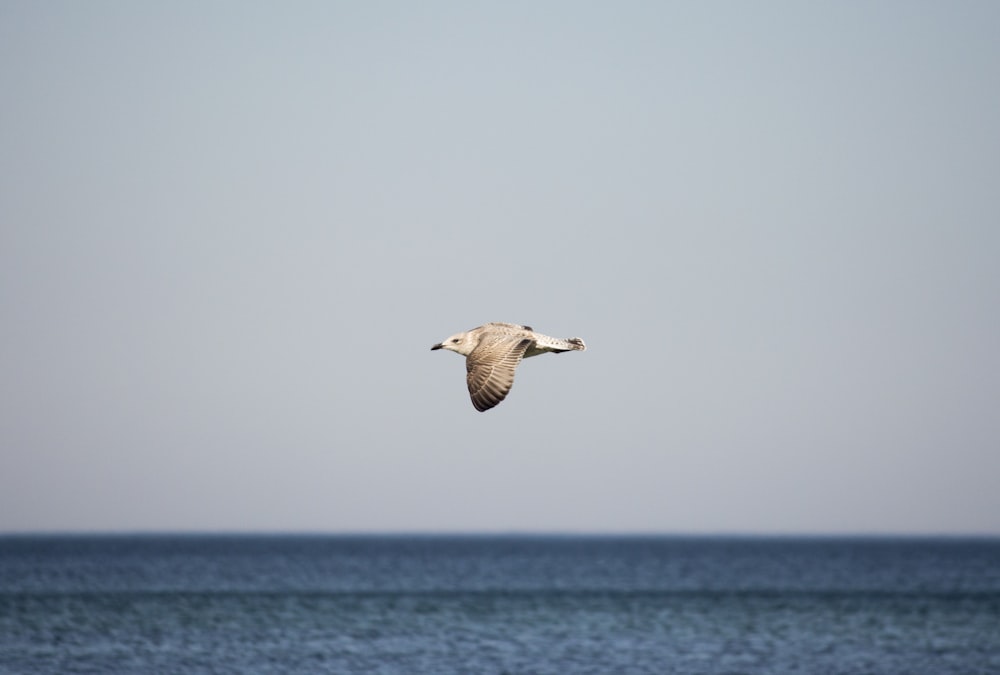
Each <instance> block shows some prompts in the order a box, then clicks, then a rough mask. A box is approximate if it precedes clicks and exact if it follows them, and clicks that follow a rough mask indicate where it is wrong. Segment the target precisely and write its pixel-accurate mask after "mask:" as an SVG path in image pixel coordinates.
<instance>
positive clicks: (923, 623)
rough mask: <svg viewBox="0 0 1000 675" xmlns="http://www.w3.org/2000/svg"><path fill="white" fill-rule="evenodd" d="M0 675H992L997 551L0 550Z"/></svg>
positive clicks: (134, 542) (921, 543)
mask: <svg viewBox="0 0 1000 675" xmlns="http://www.w3.org/2000/svg"><path fill="white" fill-rule="evenodd" d="M0 672H10V673H35V672H51V673H84V672H92V673H145V672H189V673H200V672H204V673H209V672H211V673H227V672H233V673H288V672H305V673H353V672H359V673H418V672H425V673H473V672H475V673H760V672H767V673H865V672H868V673H927V674H931V673H933V674H939V673H984V674H985V673H998V672H1000V541H998V540H935V539H922V540H906V539H886V540H876V539H708V538H705V539H699V538H693V539H680V538H653V537H649V538H641V537H637V538H602V537H579V538H576V537H551V538H547V537H207V536H199V537H180V536H177V537H159V536H157V537H6V538H2V537H0Z"/></svg>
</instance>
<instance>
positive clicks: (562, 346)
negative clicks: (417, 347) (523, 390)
mask: <svg viewBox="0 0 1000 675" xmlns="http://www.w3.org/2000/svg"><path fill="white" fill-rule="evenodd" d="M586 348H587V345H585V344H584V342H583V340H581V339H580V338H576V337H574V338H566V339H565V340H564V339H562V338H554V337H549V336H548V335H542V334H541V333H536V332H535V331H534V330H532V328H531V326H522V325H519V324H516V323H500V322H493V323H487V324H483V325H482V326H479V327H478V328H473V329H472V330H467V331H465V332H464V333H455V334H454V335H452V336H451V337H450V338H447V339H446V340H444V341H442V342H439V343H437V344H436V345H434V346H433V347H431V351H433V350H435V349H448V350H451V351H453V352H457V353H459V354H461V355H462V356H464V357H465V369H466V370H467V371H468V373H467V375H466V378H465V379H466V382H467V384H468V385H469V396H471V397H472V405H474V406H476V410H478V411H479V412H485V411H486V410H489V409H490V408H492V407H493V406H495V405H497V404H498V403H500V401H502V400H504V398H506V397H507V392H509V391H510V388H511V387H512V386H513V385H514V370H515V369H516V368H517V364H519V363H520V362H521V359H526V358H528V357H529V356H538V355H539V354H544V353H545V352H555V353H556V354H559V353H561V352H569V351H578V352H582V351H583V350H585V349H586Z"/></svg>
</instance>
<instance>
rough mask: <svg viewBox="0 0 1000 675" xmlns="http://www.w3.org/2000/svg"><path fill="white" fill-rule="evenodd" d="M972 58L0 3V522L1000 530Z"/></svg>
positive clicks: (999, 83) (840, 43) (338, 10)
mask: <svg viewBox="0 0 1000 675" xmlns="http://www.w3.org/2000/svg"><path fill="white" fill-rule="evenodd" d="M997 35H1000V3H997V2H992V1H984V2H916V1H913V0H905V1H900V2H867V3H860V2H841V1H839V0H837V1H834V2H827V3H823V2H806V3H803V2H787V3H785V2H682V3H675V2H641V3H640V2H601V3H594V2H591V3H587V2H575V1H573V2H547V1H543V2H495V3H486V2H422V3H411V2H402V1H400V2H314V3H313V2H283V3H276V2H260V3H251V2H242V1H240V2H193V1H192V2H159V3H154V2H142V3H138V2H127V1H125V0H122V1H120V2H100V1H93V2H86V3H82V2H69V1H66V2H58V1H52V2H34V1H32V0H24V1H11V0H0V91H2V97H3V98H2V101H3V104H2V106H0V186H2V187H0V444H2V448H0V450H2V455H0V461H2V464H0V531H8V532H10V531H30V530H74V531H75V530H129V531H131V530H164V529H166V530H189V529H191V530H267V531H275V530H278V531H284V530H296V531H299V530H309V531H334V532H339V531H352V532H353V531H573V532H578V531H585V532H591V531H595V532H633V531H642V532H679V533H702V532H706V533H726V532H731V533H868V532H893V533H990V534H1000V489H998V485H1000V40H998V39H997ZM486 321H512V322H517V323H528V324H530V325H532V326H534V327H535V328H536V329H538V330H540V331H541V332H544V333H548V334H550V335H555V336H560V337H567V336H581V337H583V338H584V339H585V340H586V341H587V344H588V347H589V348H588V350H587V351H586V352H584V353H570V354H564V355H559V356H542V357H539V358H535V359H531V360H529V361H527V362H525V363H524V364H522V366H521V367H520V368H519V371H518V377H517V381H516V383H515V385H514V388H513V390H512V392H511V394H510V396H509V397H508V398H507V400H506V401H505V402H504V403H503V404H501V405H500V406H499V407H497V408H495V409H493V410H491V411H489V412H487V413H479V412H476V410H475V409H474V408H473V407H472V404H471V403H470V401H469V397H468V392H467V391H466V388H465V367H464V363H463V361H462V359H461V358H460V357H458V356H456V355H454V354H451V353H447V352H431V351H430V346H431V345H432V344H434V343H435V342H438V341H439V340H441V339H442V338H444V337H446V336H448V335H450V334H451V333H454V332H457V331H460V330H465V329H468V328H471V327H473V326H477V325H479V324H481V323H483V322H486Z"/></svg>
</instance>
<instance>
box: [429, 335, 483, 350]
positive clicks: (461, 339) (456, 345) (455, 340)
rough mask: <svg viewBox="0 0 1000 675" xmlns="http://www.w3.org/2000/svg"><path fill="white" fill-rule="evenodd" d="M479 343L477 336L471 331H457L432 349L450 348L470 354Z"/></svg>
mask: <svg viewBox="0 0 1000 675" xmlns="http://www.w3.org/2000/svg"><path fill="white" fill-rule="evenodd" d="M477 343H478V339H477V337H476V336H475V335H473V334H472V333H471V332H465V333H455V334H454V335H452V336H451V337H449V338H447V339H445V340H442V341H441V342H439V343H437V344H436V345H434V346H433V347H431V350H432V351H433V350H435V349H448V350H451V351H453V352H457V353H459V354H461V355H462V356H468V355H469V354H470V353H471V352H472V350H473V349H475V348H476V344H477Z"/></svg>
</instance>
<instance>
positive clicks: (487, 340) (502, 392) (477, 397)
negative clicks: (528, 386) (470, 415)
mask: <svg viewBox="0 0 1000 675" xmlns="http://www.w3.org/2000/svg"><path fill="white" fill-rule="evenodd" d="M531 342H532V340H531V338H526V337H524V336H520V335H503V334H487V335H484V336H483V338H482V340H481V341H480V342H479V345H478V346H477V347H476V348H475V349H473V350H472V352H471V353H470V354H469V355H468V356H467V357H466V358H465V368H466V370H467V371H468V372H467V374H466V382H467V383H468V385H469V396H471V397H472V405H474V406H476V410H479V411H480V412H482V411H484V410H489V409H490V408H492V407H493V406H495V405H496V404H498V403H500V401H502V400H504V398H506V397H507V392H509V391H510V388H511V387H512V386H513V385H514V371H515V370H516V369H517V364H519V363H520V362H521V358H522V357H523V356H524V352H525V351H526V350H527V349H528V347H529V346H530V345H531Z"/></svg>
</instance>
